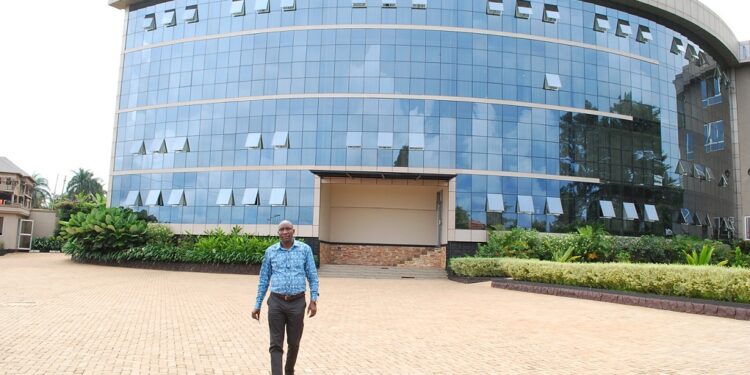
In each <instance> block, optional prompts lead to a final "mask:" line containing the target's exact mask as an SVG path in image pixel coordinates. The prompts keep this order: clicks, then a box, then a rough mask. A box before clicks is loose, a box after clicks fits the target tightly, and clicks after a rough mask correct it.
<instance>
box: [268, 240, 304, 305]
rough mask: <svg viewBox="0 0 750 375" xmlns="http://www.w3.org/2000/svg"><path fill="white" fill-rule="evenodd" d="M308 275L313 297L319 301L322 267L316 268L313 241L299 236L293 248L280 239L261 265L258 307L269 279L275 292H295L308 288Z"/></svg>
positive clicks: (301, 291)
mask: <svg viewBox="0 0 750 375" xmlns="http://www.w3.org/2000/svg"><path fill="white" fill-rule="evenodd" d="M305 277H307V281H308V282H309V283H310V298H311V299H312V300H313V301H317V300H318V271H317V270H316V269H315V259H313V253H312V249H311V248H310V246H309V245H307V244H306V243H304V242H299V241H297V240H295V241H294V245H292V248H291V249H289V250H285V249H284V248H283V247H281V243H280V242H277V243H275V244H273V245H271V246H269V247H268V249H266V255H265V256H264V257H263V265H262V266H261V268H260V280H259V282H258V297H256V299H255V308H256V309H260V305H261V303H263V298H265V296H266V291H267V290H268V284H269V282H270V284H271V292H272V293H279V294H286V295H295V294H299V293H303V292H304V291H305V289H306V288H305Z"/></svg>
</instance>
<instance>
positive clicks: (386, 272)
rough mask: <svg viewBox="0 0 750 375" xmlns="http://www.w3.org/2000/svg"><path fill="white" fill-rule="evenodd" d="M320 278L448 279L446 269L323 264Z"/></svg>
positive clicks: (319, 274) (319, 270)
mask: <svg viewBox="0 0 750 375" xmlns="http://www.w3.org/2000/svg"><path fill="white" fill-rule="evenodd" d="M318 276H320V277H321V278H324V277H336V278H352V279H422V280H424V279H446V278H448V273H447V272H446V271H445V270H444V269H435V268H409V267H386V266H352V265H340V264H323V265H321V266H320V268H319V269H318Z"/></svg>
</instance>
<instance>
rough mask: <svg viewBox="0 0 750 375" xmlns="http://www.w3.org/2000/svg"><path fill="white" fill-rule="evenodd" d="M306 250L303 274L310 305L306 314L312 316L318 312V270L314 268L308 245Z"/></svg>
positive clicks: (313, 258) (313, 259)
mask: <svg viewBox="0 0 750 375" xmlns="http://www.w3.org/2000/svg"><path fill="white" fill-rule="evenodd" d="M306 246H307V245H306ZM306 252H307V259H306V260H305V274H306V275H307V282H308V283H309V284H310V306H308V307H307V314H308V315H309V316H310V317H311V318H312V317H313V316H315V314H317V313H318V270H316V269H315V257H313V253H312V249H311V248H310V246H307V249H306Z"/></svg>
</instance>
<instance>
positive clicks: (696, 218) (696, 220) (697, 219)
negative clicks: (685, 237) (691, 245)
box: [693, 211, 704, 226]
mask: <svg viewBox="0 0 750 375" xmlns="http://www.w3.org/2000/svg"><path fill="white" fill-rule="evenodd" d="M693 225H698V226H702V225H704V223H703V215H701V214H699V213H698V212H697V211H696V212H693Z"/></svg>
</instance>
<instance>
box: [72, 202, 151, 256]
mask: <svg viewBox="0 0 750 375" xmlns="http://www.w3.org/2000/svg"><path fill="white" fill-rule="evenodd" d="M61 235H62V237H63V238H64V239H65V240H67V241H68V242H75V243H76V244H77V245H79V246H81V247H82V248H83V249H84V250H85V251H98V252H108V251H121V250H126V249H129V248H132V247H137V246H141V245H143V243H144V242H145V240H146V223H145V222H144V221H143V220H140V219H138V217H137V216H136V215H135V214H134V213H133V212H132V211H130V210H125V209H122V208H120V207H112V208H95V209H93V210H92V211H91V212H90V213H88V214H85V213H83V212H79V213H77V214H75V215H73V216H72V217H71V218H70V220H69V221H67V222H63V223H62V230H61Z"/></svg>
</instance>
